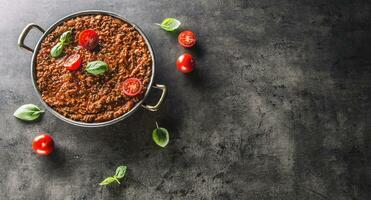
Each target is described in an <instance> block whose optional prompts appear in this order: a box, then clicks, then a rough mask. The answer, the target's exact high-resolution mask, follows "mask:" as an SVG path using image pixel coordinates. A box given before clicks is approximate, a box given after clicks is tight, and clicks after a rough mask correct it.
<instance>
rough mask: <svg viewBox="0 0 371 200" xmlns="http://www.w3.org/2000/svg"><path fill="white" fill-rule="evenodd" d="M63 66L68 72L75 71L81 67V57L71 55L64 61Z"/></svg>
mask: <svg viewBox="0 0 371 200" xmlns="http://www.w3.org/2000/svg"><path fill="white" fill-rule="evenodd" d="M63 66H65V67H66V68H67V69H68V70H71V71H73V70H76V69H78V68H79V67H80V66H81V57H80V55H79V54H72V55H70V56H69V57H68V58H67V59H66V60H65V61H64V64H63Z"/></svg>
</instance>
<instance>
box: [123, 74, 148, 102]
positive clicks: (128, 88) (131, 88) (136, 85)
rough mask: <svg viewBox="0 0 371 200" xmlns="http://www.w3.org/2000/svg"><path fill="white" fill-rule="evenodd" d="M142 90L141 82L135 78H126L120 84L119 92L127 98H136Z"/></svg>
mask: <svg viewBox="0 0 371 200" xmlns="http://www.w3.org/2000/svg"><path fill="white" fill-rule="evenodd" d="M142 88H143V84H142V82H141V80H139V79H137V78H128V79H126V80H125V81H124V82H123V83H122V84H121V91H122V93H123V94H124V95H126V96H129V97H134V96H137V95H138V94H139V93H140V92H141V91H142Z"/></svg>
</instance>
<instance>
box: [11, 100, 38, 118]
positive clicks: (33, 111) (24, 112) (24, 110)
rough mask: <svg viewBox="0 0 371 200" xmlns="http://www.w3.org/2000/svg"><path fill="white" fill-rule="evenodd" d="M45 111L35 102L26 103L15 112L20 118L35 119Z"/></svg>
mask: <svg viewBox="0 0 371 200" xmlns="http://www.w3.org/2000/svg"><path fill="white" fill-rule="evenodd" d="M43 112H44V111H43V110H41V109H40V108H39V107H37V106H35V105H33V104H26V105H23V106H21V107H19V108H18V109H17V110H16V111H15V112H14V114H13V115H14V116H15V117H16V118H18V119H21V120H25V121H33V120H35V119H37V118H39V116H40V115H41V113H43Z"/></svg>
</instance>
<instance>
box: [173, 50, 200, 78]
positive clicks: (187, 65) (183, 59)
mask: <svg viewBox="0 0 371 200" xmlns="http://www.w3.org/2000/svg"><path fill="white" fill-rule="evenodd" d="M195 65H196V64H195V61H194V60H193V57H192V55H191V54H189V53H185V54H182V55H181V56H179V58H178V60H177V61H176V66H177V68H178V70H179V71H180V72H182V73H190V72H192V71H193V70H194V68H195Z"/></svg>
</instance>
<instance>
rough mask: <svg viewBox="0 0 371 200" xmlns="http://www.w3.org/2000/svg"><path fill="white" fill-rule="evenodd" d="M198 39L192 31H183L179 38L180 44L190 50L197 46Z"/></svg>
mask: <svg viewBox="0 0 371 200" xmlns="http://www.w3.org/2000/svg"><path fill="white" fill-rule="evenodd" d="M196 41H197V38H196V34H194V33H193V32H192V31H191V30H186V31H182V32H181V33H180V34H179V36H178V42H179V44H180V45H182V46H183V47H185V48H190V47H192V46H193V45H195V44H196Z"/></svg>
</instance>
